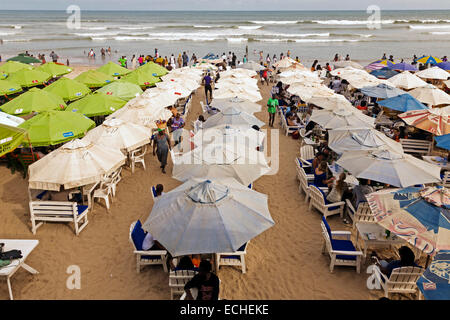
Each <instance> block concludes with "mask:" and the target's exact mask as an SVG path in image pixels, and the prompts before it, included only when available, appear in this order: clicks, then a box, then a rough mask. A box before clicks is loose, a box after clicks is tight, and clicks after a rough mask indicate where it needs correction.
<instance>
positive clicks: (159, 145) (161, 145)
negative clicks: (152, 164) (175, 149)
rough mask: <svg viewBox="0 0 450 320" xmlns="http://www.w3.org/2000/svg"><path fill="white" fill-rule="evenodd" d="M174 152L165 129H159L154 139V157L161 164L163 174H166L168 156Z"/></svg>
mask: <svg viewBox="0 0 450 320" xmlns="http://www.w3.org/2000/svg"><path fill="white" fill-rule="evenodd" d="M171 150H172V146H171V145H170V139H169V137H168V136H167V134H166V133H165V132H164V130H163V129H158V133H157V134H156V135H155V136H154V138H153V155H154V156H155V155H156V156H157V157H158V161H159V162H160V163H161V166H160V168H161V169H162V173H166V169H165V168H166V165H167V155H168V154H169V151H171Z"/></svg>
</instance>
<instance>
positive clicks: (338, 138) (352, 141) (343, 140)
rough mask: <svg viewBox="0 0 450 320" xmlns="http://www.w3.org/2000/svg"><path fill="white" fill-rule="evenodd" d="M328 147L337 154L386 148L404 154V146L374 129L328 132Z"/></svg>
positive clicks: (340, 129)
mask: <svg viewBox="0 0 450 320" xmlns="http://www.w3.org/2000/svg"><path fill="white" fill-rule="evenodd" d="M328 146H329V147H330V148H331V150H333V151H334V152H336V153H339V154H342V153H344V152H347V151H358V150H374V149H378V148H380V147H386V148H388V149H389V150H393V151H396V152H400V153H402V152H403V148H402V145H401V144H400V143H398V142H396V141H395V140H393V139H391V138H389V137H387V136H386V135H385V134H384V133H382V132H380V131H378V130H375V129H373V128H366V127H363V128H359V127H343V128H337V129H334V130H330V131H328Z"/></svg>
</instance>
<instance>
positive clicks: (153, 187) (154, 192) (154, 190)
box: [152, 186, 157, 198]
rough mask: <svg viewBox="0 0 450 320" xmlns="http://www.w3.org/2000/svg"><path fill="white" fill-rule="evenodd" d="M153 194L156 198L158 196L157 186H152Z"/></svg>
mask: <svg viewBox="0 0 450 320" xmlns="http://www.w3.org/2000/svg"><path fill="white" fill-rule="evenodd" d="M152 192H153V196H154V197H155V198H156V197H157V195H156V188H155V186H152Z"/></svg>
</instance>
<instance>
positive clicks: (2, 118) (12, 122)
mask: <svg viewBox="0 0 450 320" xmlns="http://www.w3.org/2000/svg"><path fill="white" fill-rule="evenodd" d="M23 122H25V120H24V119H22V118H20V117H16V116H12V115H10V114H8V113H5V112H1V111H0V124H6V125H7V126H11V127H17V126H18V125H19V124H21V123H23Z"/></svg>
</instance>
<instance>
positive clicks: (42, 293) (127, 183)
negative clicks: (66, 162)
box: [0, 67, 382, 300]
mask: <svg viewBox="0 0 450 320" xmlns="http://www.w3.org/2000/svg"><path fill="white" fill-rule="evenodd" d="M87 68H88V67H82V68H78V67H75V69H76V70H75V71H74V74H78V73H80V72H82V71H84V70H85V69H87ZM74 74H72V75H71V77H73V76H74ZM260 86H261V85H260ZM261 93H262V95H263V100H262V101H261V102H260V103H261V104H262V105H263V106H264V105H265V102H266V101H267V99H268V97H269V94H270V86H266V85H264V86H261ZM201 100H203V101H204V92H203V90H202V88H200V89H199V90H198V91H197V93H196V94H195V95H194V96H193V104H192V109H191V111H190V114H189V115H188V117H187V119H186V123H187V129H189V128H190V127H191V121H193V120H195V119H196V118H197V117H198V115H199V114H200V113H201V107H200V104H199V102H200V101H201ZM262 109H263V111H262V112H260V113H257V114H255V115H256V116H257V117H258V118H259V119H261V120H263V121H265V122H267V121H268V119H267V113H266V108H265V107H263V108H262ZM278 123H279V119H278V117H277V118H276V119H275V127H276V128H278V127H279V125H278ZM264 128H265V127H264ZM279 136H280V140H279V144H280V145H279V149H280V165H279V171H278V173H277V174H276V175H271V176H263V177H262V178H260V179H259V180H257V181H256V182H255V183H254V189H255V190H256V191H258V192H261V193H265V194H268V196H269V208H270V212H271V215H272V217H273V219H274V221H275V223H276V224H275V226H274V227H272V228H270V229H269V230H268V231H266V232H264V233H263V234H261V235H259V236H258V237H256V238H255V239H253V240H252V241H251V243H250V245H249V246H248V249H247V256H246V263H247V273H246V274H242V273H241V271H240V270H239V269H236V268H233V267H222V268H221V269H220V271H219V273H218V275H219V277H220V279H221V281H222V282H221V298H222V299H229V300H235V299H250V300H257V299H378V298H379V297H381V296H382V294H381V291H370V290H368V289H367V287H366V280H367V278H368V276H369V275H368V274H366V268H367V265H368V264H367V263H366V264H365V265H364V266H363V267H362V268H361V273H360V274H357V273H356V272H355V269H354V268H350V267H336V268H335V270H334V272H333V273H330V271H329V264H330V260H329V257H328V256H326V255H323V254H322V253H321V248H322V233H321V227H320V221H321V217H322V216H321V214H320V213H318V212H317V211H313V212H311V211H309V210H308V208H307V206H306V205H305V202H304V195H300V194H299V192H298V181H297V179H296V169H295V163H294V158H295V157H296V156H297V155H298V153H299V146H300V142H299V140H293V139H292V138H291V137H286V136H284V134H283V132H281V131H280V135H279ZM268 149H269V148H268ZM145 160H146V165H147V170H145V171H144V170H143V169H142V167H140V166H138V167H137V169H136V171H135V173H134V174H131V170H130V169H129V168H125V169H124V170H123V171H122V172H123V174H122V181H121V182H120V183H119V184H118V188H117V194H116V197H115V198H114V200H113V201H114V202H113V203H112V206H111V209H110V211H109V212H107V210H106V209H105V207H104V204H103V202H96V203H95V206H94V209H93V211H92V212H90V213H89V224H88V226H87V227H86V229H84V230H83V231H82V232H81V234H80V235H79V236H78V237H77V236H75V234H74V232H73V225H72V224H67V225H66V224H61V223H57V224H49V223H47V224H44V225H43V226H42V227H40V228H39V229H38V231H37V234H36V235H35V236H34V235H33V234H32V233H31V231H30V219H29V209H28V193H27V180H26V179H23V178H22V176H21V174H18V173H16V174H11V173H10V171H9V169H7V168H6V167H5V166H1V167H0V176H1V177H2V179H1V182H0V201H1V208H2V212H1V224H0V238H6V239H8V238H14V239H38V240H39V241H40V243H39V245H38V247H37V248H36V249H35V250H34V251H33V252H32V254H31V255H30V256H29V258H28V259H27V264H29V265H30V266H32V267H33V268H35V269H36V270H38V271H39V272H40V274H38V275H31V274H29V273H28V272H26V271H25V270H23V269H22V270H19V271H18V272H17V273H16V274H15V275H14V277H13V278H12V286H13V294H14V296H15V299H137V300H142V299H170V290H169V286H168V281H169V279H168V274H167V273H164V271H163V269H162V267H160V266H148V267H144V268H142V271H141V273H140V274H138V273H137V272H136V260H135V257H134V255H133V249H132V245H131V243H130V241H129V238H128V237H129V228H130V224H131V223H132V222H133V221H136V220H137V219H140V220H141V221H145V220H146V219H147V217H148V215H149V213H150V211H151V209H152V205H153V200H152V196H151V193H150V188H151V186H152V185H156V184H158V183H162V184H163V185H164V188H165V190H164V191H165V192H167V191H170V190H171V189H173V188H175V187H177V186H179V185H180V184H181V183H180V182H178V181H176V180H174V179H172V178H171V175H170V173H171V171H172V164H171V161H169V165H168V168H167V174H162V173H161V170H160V169H159V163H158V161H157V159H156V157H154V156H153V155H152V154H151V152H149V153H148V154H147V156H146V158H145ZM328 220H329V222H330V225H331V227H332V229H334V230H351V228H350V227H348V226H346V225H344V224H343V223H342V221H341V219H340V217H339V216H332V217H330V218H329V219H328ZM71 265H77V266H79V267H80V270H81V289H80V290H77V289H75V290H69V289H67V287H66V281H67V279H68V277H69V276H70V275H69V274H68V273H66V270H67V268H68V267H69V266H71ZM2 299H8V291H7V288H6V284H5V283H4V282H2V283H1V285H0V300H2Z"/></svg>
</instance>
